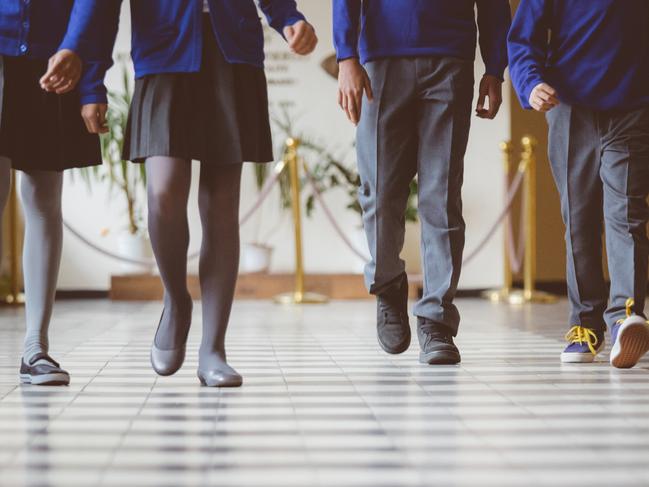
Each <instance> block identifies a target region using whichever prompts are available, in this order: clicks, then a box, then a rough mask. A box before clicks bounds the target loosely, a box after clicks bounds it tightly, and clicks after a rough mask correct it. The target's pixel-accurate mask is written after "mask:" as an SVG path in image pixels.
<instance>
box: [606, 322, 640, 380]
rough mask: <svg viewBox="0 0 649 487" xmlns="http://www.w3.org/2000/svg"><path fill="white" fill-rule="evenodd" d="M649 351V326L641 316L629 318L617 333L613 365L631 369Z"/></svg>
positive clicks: (612, 357) (612, 356)
mask: <svg viewBox="0 0 649 487" xmlns="http://www.w3.org/2000/svg"><path fill="white" fill-rule="evenodd" d="M647 351H649V326H647V322H646V321H645V320H644V319H643V318H641V317H639V316H631V317H630V318H627V319H626V320H625V321H624V323H622V325H620V329H619V331H618V333H617V341H616V342H615V345H613V349H612V350H611V365H612V366H613V367H615V368H618V369H630V368H631V367H633V366H635V365H636V364H637V363H638V361H639V360H640V359H641V358H642V356H643V355H644V354H645V353H647Z"/></svg>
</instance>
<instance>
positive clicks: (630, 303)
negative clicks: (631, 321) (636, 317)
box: [617, 298, 635, 325]
mask: <svg viewBox="0 0 649 487" xmlns="http://www.w3.org/2000/svg"><path fill="white" fill-rule="evenodd" d="M634 304H635V301H634V300H633V298H629V299H627V300H626V303H625V304H624V306H625V307H626V317H627V318H628V317H630V316H631V315H632V314H633V305H634ZM622 323H624V320H623V319H622V320H617V324H618V325H621V324H622Z"/></svg>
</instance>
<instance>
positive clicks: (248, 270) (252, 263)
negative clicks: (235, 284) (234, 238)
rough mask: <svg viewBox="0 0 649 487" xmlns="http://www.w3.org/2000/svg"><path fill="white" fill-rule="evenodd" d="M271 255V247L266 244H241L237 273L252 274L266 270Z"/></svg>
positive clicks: (268, 267) (268, 266)
mask: <svg viewBox="0 0 649 487" xmlns="http://www.w3.org/2000/svg"><path fill="white" fill-rule="evenodd" d="M272 255H273V248H272V247H268V246H267V245H261V244H256V243H244V244H242V245H241V257H240V259H239V273H241V274H254V273H263V272H268V271H269V269H270V260H271V256H272Z"/></svg>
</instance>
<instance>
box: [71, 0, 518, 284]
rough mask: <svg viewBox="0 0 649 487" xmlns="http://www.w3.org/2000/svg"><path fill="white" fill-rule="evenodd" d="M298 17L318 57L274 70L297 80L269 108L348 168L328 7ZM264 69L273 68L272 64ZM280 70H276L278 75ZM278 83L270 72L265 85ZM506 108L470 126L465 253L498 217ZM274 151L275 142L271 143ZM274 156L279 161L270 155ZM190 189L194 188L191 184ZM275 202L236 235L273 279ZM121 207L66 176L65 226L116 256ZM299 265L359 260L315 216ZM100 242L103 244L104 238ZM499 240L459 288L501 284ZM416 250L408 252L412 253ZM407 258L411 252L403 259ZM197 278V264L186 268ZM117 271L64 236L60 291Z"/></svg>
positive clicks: (321, 268)
mask: <svg viewBox="0 0 649 487" xmlns="http://www.w3.org/2000/svg"><path fill="white" fill-rule="evenodd" d="M299 4H300V6H301V8H302V10H303V11H304V13H305V14H306V15H307V17H308V18H309V19H310V21H311V22H312V23H313V24H314V25H315V26H316V28H317V30H318V35H319V37H320V44H319V47H318V49H317V50H316V52H315V53H314V54H313V55H311V56H309V57H308V58H307V59H291V60H290V61H289V62H287V63H280V64H281V65H282V66H286V67H287V70H288V71H287V72H286V73H282V74H281V77H282V78H287V79H297V81H296V82H294V83H293V84H289V85H275V84H272V83H271V86H270V98H271V104H272V105H273V106H277V104H278V103H282V102H285V101H286V100H292V101H293V103H294V107H293V110H292V112H293V113H294V114H295V115H296V119H297V121H296V125H297V126H298V127H299V128H300V130H303V131H304V132H306V133H308V134H309V135H310V136H315V137H316V138H318V139H320V140H322V141H323V142H324V143H326V144H327V146H328V147H330V148H331V149H332V151H334V152H335V153H336V154H340V155H341V156H345V155H346V156H347V160H348V161H350V162H353V160H354V155H353V151H352V150H351V147H352V145H351V144H352V141H353V137H354V129H353V127H352V126H351V125H350V124H349V123H347V121H346V119H345V117H344V115H343V114H342V112H341V111H340V110H339V108H338V106H337V104H336V82H335V80H333V79H332V78H330V77H329V76H328V75H327V74H326V73H325V72H324V71H323V70H322V69H321V68H320V63H321V61H322V60H323V59H324V58H325V57H327V56H328V55H330V54H331V53H332V52H333V48H332V39H331V13H330V2H325V1H322V0H302V1H300V2H299ZM122 17H123V22H122V24H121V25H122V27H121V30H120V34H119V40H118V44H117V48H116V51H117V52H118V53H124V52H127V51H128V49H129V40H130V39H129V33H128V30H129V22H128V8H127V7H125V8H124V9H123V12H122ZM283 42H284V41H283V40H282V39H281V38H280V37H279V36H278V35H273V36H270V37H269V38H268V40H267V50H268V51H269V53H271V54H272V53H277V52H286V48H285V46H284V45H283ZM269 65H273V66H276V63H275V62H273V61H272V60H271V61H270V62H269ZM282 66H280V68H281V67H282ZM482 70H483V67H482V65H481V64H480V63H477V66H476V77H477V79H479V76H481V74H482ZM276 77H277V75H276V73H275V72H269V80H272V79H275V78H276ZM118 82H119V72H118V71H117V70H116V69H113V70H111V72H110V74H109V87H110V86H116V84H117V83H118ZM508 105H509V100H508V99H506V100H505V103H504V105H503V108H502V114H501V116H500V117H499V119H498V120H497V121H495V122H487V121H483V120H478V119H475V121H474V125H473V131H472V136H471V142H470V146H469V150H468V154H467V158H466V178H465V190H464V202H465V216H466V220H467V225H468V236H467V237H468V238H467V250H468V251H470V250H471V249H473V248H474V246H475V244H476V242H477V240H479V239H480V238H481V237H482V235H483V234H484V233H485V232H486V231H487V230H488V227H489V226H490V225H491V223H492V221H493V220H494V219H495V217H496V215H497V213H498V212H499V210H500V208H501V205H502V201H503V197H502V191H503V190H502V176H501V174H502V165H501V157H500V152H499V149H498V144H499V142H500V141H501V140H503V139H505V138H507V137H508V134H509V132H510V130H509V128H510V127H509V121H508V119H507V113H508ZM275 142H276V145H277V140H276V141H275ZM276 156H277V154H276ZM194 169H195V174H194V179H195V180H196V178H197V176H198V169H199V167H198V165H195V166H194ZM194 182H196V181H194ZM195 186H196V185H195V184H194V190H193V192H192V195H191V204H190V211H189V214H190V222H191V234H192V239H191V244H190V248H191V249H192V250H194V249H196V248H197V246H198V244H199V242H200V225H199V221H198V215H197V206H196V193H195ZM242 193H243V196H242V210H245V209H247V208H248V207H249V206H250V205H251V204H252V201H253V200H254V197H255V196H256V189H255V185H254V181H253V178H252V173H251V168H250V167H248V168H247V169H246V171H245V172H244V184H243V191H242ZM277 202H278V199H277V195H276V194H272V195H271V196H270V198H269V200H268V202H267V204H266V205H265V206H264V209H263V212H262V214H260V215H258V216H257V217H255V218H253V221H251V222H250V223H249V224H248V225H246V226H245V227H244V228H242V240H243V241H252V240H254V239H255V238H256V236H258V235H261V236H268V235H271V236H270V237H269V238H268V243H269V244H271V245H272V246H274V247H275V253H274V256H273V268H272V270H273V271H277V272H283V271H290V270H291V269H292V268H293V244H292V226H291V221H290V218H289V216H288V215H287V214H286V213H285V212H281V211H279V209H278V203H277ZM327 202H328V203H329V204H330V205H331V208H332V209H333V211H334V213H335V214H336V216H337V217H338V218H339V219H340V222H341V225H342V227H343V228H344V229H346V231H348V232H350V234H352V235H354V238H357V237H356V235H358V230H357V227H358V224H359V219H358V217H357V215H355V214H353V213H351V212H349V211H347V210H346V209H345V204H346V200H345V195H344V194H341V193H334V192H332V193H330V194H328V195H327ZM123 208H124V205H123V203H122V202H121V201H120V200H119V199H118V198H116V197H115V196H113V197H110V198H109V196H108V195H107V194H106V192H105V191H102V190H101V189H100V188H97V187H95V188H94V189H93V190H92V192H88V190H87V188H86V186H85V185H84V184H82V183H81V182H80V181H79V179H78V178H76V179H74V178H73V177H71V176H68V179H67V180H66V190H65V196H64V212H65V217H66V220H68V221H69V222H70V223H71V224H72V225H73V226H74V227H76V228H77V229H79V230H81V231H82V232H83V233H84V234H85V235H86V236H88V237H89V238H91V239H92V240H93V241H94V242H96V243H98V244H100V245H102V246H104V247H106V248H110V249H114V248H115V239H116V236H117V234H118V233H119V232H120V230H121V227H123V219H122V217H121V212H122V211H123ZM304 227H305V237H304V240H305V261H306V268H307V270H308V271H312V272H357V271H358V270H359V268H360V267H359V260H358V258H357V257H355V256H354V255H353V254H352V253H351V252H349V251H348V250H347V248H346V247H345V245H344V244H343V243H342V242H341V241H340V240H339V239H338V237H337V236H336V235H335V234H334V233H333V231H332V228H331V227H330V225H329V223H328V222H327V221H326V219H325V218H324V215H323V213H322V212H321V211H319V210H318V211H316V213H315V215H314V217H313V218H312V219H310V220H306V221H305V224H304ZM107 229H108V230H109V232H108V234H107V235H106V236H103V237H102V234H103V233H106V230H107ZM409 240H411V241H412V242H410V244H409V247H410V248H411V249H412V248H413V246H414V247H415V248H416V247H417V245H416V242H414V240H413V239H412V238H409ZM501 242H502V241H501V239H500V237H499V236H498V237H497V238H495V239H494V240H493V241H492V242H491V244H490V245H489V246H488V247H487V248H486V249H485V251H484V252H483V253H482V254H481V255H480V256H479V257H478V258H476V259H475V260H474V261H473V262H472V263H471V264H469V265H468V266H467V267H466V268H465V272H464V275H463V278H462V282H461V286H462V287H465V288H476V287H487V286H492V285H497V284H499V283H500V282H501V280H502V256H501V248H502V243H501ZM413 244H414V245H413ZM408 253H409V254H412V251H410V252H408ZM410 260H411V264H410V266H409V267H410V268H411V269H413V266H414V267H416V265H414V264H416V263H415V262H413V261H414V260H416V259H413V258H411V259H410ZM191 267H192V269H193V270H195V267H196V266H195V263H194V264H193V265H192V266H191ZM116 269H117V264H116V263H115V262H114V261H112V260H110V259H107V258H105V257H103V256H101V255H99V254H97V253H95V252H93V251H92V250H90V249H88V248H86V247H85V246H84V245H83V244H81V243H80V242H79V241H77V240H76V239H75V238H74V237H73V236H71V235H69V234H66V239H65V247H64V253H63V265H62V271H61V277H60V282H59V286H60V287H61V288H63V289H107V288H108V286H109V278H110V275H111V273H114V272H116Z"/></svg>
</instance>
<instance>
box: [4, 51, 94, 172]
mask: <svg viewBox="0 0 649 487" xmlns="http://www.w3.org/2000/svg"><path fill="white" fill-rule="evenodd" d="M46 71H47V59H33V58H29V57H24V56H21V57H12V56H4V57H0V114H1V116H0V156H1V157H7V158H9V159H10V160H11V165H12V167H13V168H14V169H18V170H21V171H63V170H65V169H71V168H75V167H87V166H95V165H99V164H101V147H100V145H99V136H98V135H95V134H90V133H88V130H87V129H86V125H85V123H84V121H83V118H81V108H80V103H79V101H80V98H79V89H78V88H77V89H75V90H73V91H71V92H69V93H66V94H64V95H57V94H54V93H46V92H45V91H43V90H42V89H41V87H40V84H39V80H40V77H41V76H43V74H44V73H45V72H46Z"/></svg>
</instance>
